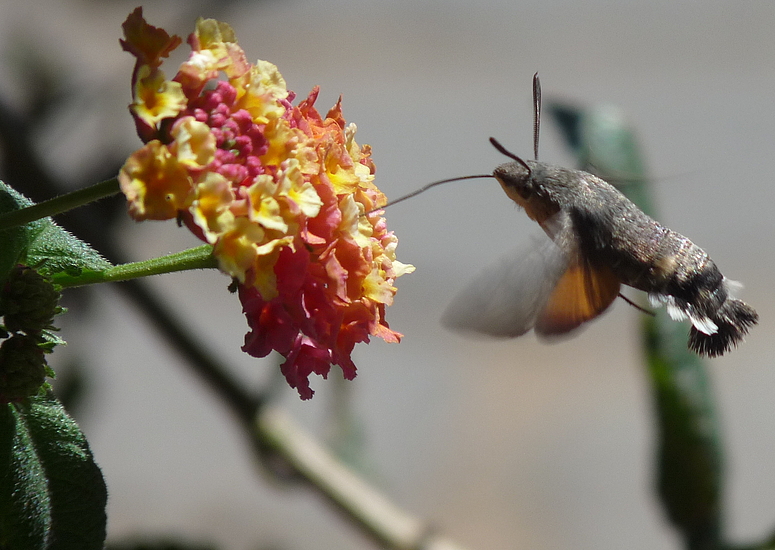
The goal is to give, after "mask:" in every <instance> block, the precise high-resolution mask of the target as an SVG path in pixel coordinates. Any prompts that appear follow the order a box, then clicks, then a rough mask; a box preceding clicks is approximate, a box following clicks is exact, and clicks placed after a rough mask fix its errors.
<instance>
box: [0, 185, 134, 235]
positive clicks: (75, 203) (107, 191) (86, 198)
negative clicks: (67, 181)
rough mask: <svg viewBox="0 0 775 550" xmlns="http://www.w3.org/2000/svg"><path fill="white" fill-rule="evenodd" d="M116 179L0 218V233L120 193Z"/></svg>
mask: <svg viewBox="0 0 775 550" xmlns="http://www.w3.org/2000/svg"><path fill="white" fill-rule="evenodd" d="M120 192H121V189H119V186H118V178H111V179H109V180H105V181H102V182H100V183H97V184H95V185H92V186H90V187H86V188H84V189H79V190H77V191H73V192H72V193H66V194H64V195H60V196H58V197H54V198H53V199H49V200H47V201H43V202H40V203H38V204H35V205H33V206H28V207H27V208H22V209H21V210H14V211H13V212H9V213H7V214H4V215H2V216H0V231H2V230H3V229H9V228H11V227H16V226H19V225H25V224H28V223H30V222H34V221H35V220H39V219H41V218H45V217H46V216H56V215H57V214H61V213H62V212H67V211H68V210H72V209H73V208H78V207H79V206H83V205H84V204H88V203H90V202H94V201H96V200H99V199H104V198H105V197H110V196H111V195H115V194H117V193H120Z"/></svg>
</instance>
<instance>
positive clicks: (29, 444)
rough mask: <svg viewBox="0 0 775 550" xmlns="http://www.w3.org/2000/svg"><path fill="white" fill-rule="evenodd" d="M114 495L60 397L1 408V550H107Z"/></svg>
mask: <svg viewBox="0 0 775 550" xmlns="http://www.w3.org/2000/svg"><path fill="white" fill-rule="evenodd" d="M106 503H107V490H106V488H105V482H104V480H103V479H102V474H101V472H100V470H99V468H98V467H97V465H96V464H95V463H94V459H93V457H92V454H91V451H90V450H89V446H88V444H87V442H86V438H85V437H84V435H83V434H82V433H81V430H80V428H79V427H78V425H77V424H76V423H75V421H74V420H73V419H72V418H70V417H69V416H68V415H67V413H66V412H65V410H64V408H63V407H62V405H61V404H60V403H59V401H57V400H56V398H54V397H53V395H50V394H49V395H47V396H43V397H35V398H30V399H28V400H26V401H25V402H23V403H10V404H4V405H2V406H0V548H3V549H13V550H44V549H45V550H92V549H93V550H101V549H102V547H103V543H104V540H105V529H106V522H107V518H106V515H105V505H106Z"/></svg>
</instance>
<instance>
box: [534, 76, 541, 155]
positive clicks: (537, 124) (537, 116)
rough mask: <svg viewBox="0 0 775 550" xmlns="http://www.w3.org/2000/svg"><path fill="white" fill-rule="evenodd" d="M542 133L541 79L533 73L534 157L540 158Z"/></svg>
mask: <svg viewBox="0 0 775 550" xmlns="http://www.w3.org/2000/svg"><path fill="white" fill-rule="evenodd" d="M540 135H541V79H540V78H538V73H536V74H534V75H533V158H534V159H535V160H538V138H539V137H540Z"/></svg>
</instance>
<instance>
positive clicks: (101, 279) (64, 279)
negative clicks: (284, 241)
mask: <svg viewBox="0 0 775 550" xmlns="http://www.w3.org/2000/svg"><path fill="white" fill-rule="evenodd" d="M215 267H218V261H217V260H216V259H215V257H214V256H213V247H212V246H210V245H209V244H203V245H202V246H197V247H196V248H190V249H188V250H183V251H182V252H175V253H174V254H169V255H167V256H161V257H159V258H151V259H150V260H145V261H142V262H132V263H128V264H121V265H117V266H113V267H109V268H108V269H106V270H104V271H84V272H82V273H81V274H80V275H77V276H73V275H69V274H67V273H64V272H62V273H55V274H54V275H52V277H51V278H52V279H53V281H54V283H56V284H58V285H61V286H62V287H65V288H67V287H73V286H83V285H91V284H94V283H115V282H118V281H127V280H129V279H137V278H139V277H148V276H149V275H161V274H162V273H174V272H175V271H187V270H190V269H212V268H215Z"/></svg>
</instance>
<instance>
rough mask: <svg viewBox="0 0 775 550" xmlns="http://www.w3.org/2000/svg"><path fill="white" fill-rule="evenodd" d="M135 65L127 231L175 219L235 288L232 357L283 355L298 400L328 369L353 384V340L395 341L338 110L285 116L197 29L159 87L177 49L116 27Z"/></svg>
mask: <svg viewBox="0 0 775 550" xmlns="http://www.w3.org/2000/svg"><path fill="white" fill-rule="evenodd" d="M123 28H124V34H125V40H122V41H121V45H122V47H123V48H124V50H126V51H128V52H129V53H131V54H132V55H134V56H135V57H136V58H137V62H136V64H135V68H134V72H133V75H132V88H133V103H132V104H131V105H130V111H131V113H132V116H133V117H134V120H135V124H136V126H137V131H138V134H139V136H140V138H141V139H142V140H143V142H144V143H145V145H144V147H142V148H141V149H139V150H138V151H136V152H135V153H133V154H132V155H131V156H130V157H129V159H128V160H127V162H126V164H125V165H124V167H123V168H122V169H121V172H120V175H119V182H120V185H121V189H122V191H123V192H124V194H125V195H126V197H127V199H128V202H129V212H130V214H131V216H132V217H133V218H134V219H135V220H138V221H139V220H148V219H151V220H166V219H177V220H178V222H179V223H181V224H185V226H186V227H188V228H189V229H190V230H191V231H192V232H193V233H194V234H195V235H196V236H197V237H199V238H200V239H201V240H202V241H204V242H207V243H209V244H211V245H212V246H213V254H214V256H215V257H216V258H217V260H218V265H219V267H220V269H221V270H222V271H223V272H224V273H227V274H228V275H230V276H231V277H232V278H233V280H234V282H235V283H236V286H237V290H238V295H239V298H240V300H241V302H242V306H243V311H244V313H245V315H246V318H247V322H248V325H249V327H250V331H249V332H248V334H247V335H246V337H245V345H244V346H243V350H244V351H246V352H247V353H249V354H250V355H253V356H255V357H264V356H266V355H267V354H269V353H270V352H271V351H272V350H275V351H277V352H279V353H280V354H282V355H283V356H284V357H285V362H284V363H283V364H282V366H281V369H282V372H283V374H284V375H285V377H286V379H287V380H288V382H289V384H290V385H291V386H292V387H294V388H296V389H297V391H298V392H299V394H300V396H301V397H302V398H303V399H308V398H310V397H311V396H312V394H313V391H312V390H311V389H310V386H309V376H310V375H311V374H312V373H315V374H318V375H321V376H323V377H325V376H326V375H327V374H328V372H329V370H330V368H331V365H332V364H336V365H339V366H340V367H341V369H342V371H343V373H344V376H345V378H347V379H352V378H353V377H354V376H355V372H356V369H355V365H354V364H353V362H352V359H351V357H350V355H351V353H352V350H353V347H354V346H355V344H356V343H358V342H368V341H369V338H370V336H378V337H380V338H382V339H383V340H385V341H386V342H398V341H399V340H400V338H401V335H400V334H399V333H397V332H395V331H393V330H391V329H390V328H389V327H388V324H387V322H386V321H385V308H386V306H388V305H390V304H391V303H392V301H393V296H394V295H395V293H396V288H395V286H394V281H395V279H396V278H397V277H399V276H400V275H402V274H404V273H408V272H411V271H413V269H414V268H413V267H412V266H410V265H406V264H402V263H401V262H399V261H397V260H396V244H397V239H396V237H395V236H394V235H393V233H392V232H389V231H388V230H387V227H386V222H385V219H384V217H382V216H381V211H377V212H374V210H375V209H378V208H379V207H380V206H383V205H384V204H385V203H386V199H385V196H384V195H383V194H382V193H381V192H380V190H379V189H378V188H377V187H376V186H375V185H374V182H373V180H374V163H373V162H372V160H371V149H370V147H369V146H367V145H364V146H359V145H358V144H357V143H356V141H355V139H354V138H355V125H354V124H349V125H348V124H346V123H345V120H344V118H343V116H342V108H341V98H340V100H339V102H337V104H336V105H335V106H334V107H333V108H332V109H331V110H330V111H329V112H328V114H327V115H326V116H325V118H324V117H322V116H321V115H320V114H319V113H318V111H317V110H316V109H315V107H314V105H315V100H316V98H317V96H318V88H317V87H316V88H315V89H313V90H312V92H311V93H310V94H309V96H308V97H307V98H306V99H305V100H303V101H301V102H300V103H299V104H298V105H297V106H294V105H292V103H291V102H292V101H293V99H294V93H293V92H290V91H288V90H287V89H286V85H285V81H284V79H283V77H282V75H281V74H280V72H279V71H278V69H277V67H276V66H274V65H273V64H271V63H269V62H267V61H258V62H256V63H255V64H251V63H249V62H247V60H246V56H245V53H244V52H243V51H242V49H241V48H240V47H239V46H238V45H237V41H236V38H235V35H234V31H233V30H232V29H231V27H229V26H228V25H227V24H225V23H222V22H219V21H215V20H213V19H200V20H198V21H197V23H196V30H195V32H194V33H192V34H191V35H190V36H189V38H188V44H189V46H190V47H191V54H190V56H189V57H188V59H187V60H186V61H185V62H183V63H182V65H181V66H180V68H179V70H178V72H177V74H176V75H175V76H174V77H173V78H172V79H171V80H168V79H167V78H166V76H165V74H164V73H163V72H162V71H161V69H160V65H161V63H162V60H163V59H164V58H165V57H167V56H168V55H169V54H170V52H171V51H172V50H174V49H175V48H176V47H177V46H179V45H180V44H181V39H180V38H179V37H177V36H170V35H169V34H167V32H166V31H164V30H163V29H160V28H157V27H154V26H152V25H149V24H148V23H146V21H145V20H144V18H143V15H142V10H141V8H138V9H137V10H135V11H134V12H133V13H132V14H130V16H129V17H128V18H127V20H126V22H125V23H124V25H123Z"/></svg>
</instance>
